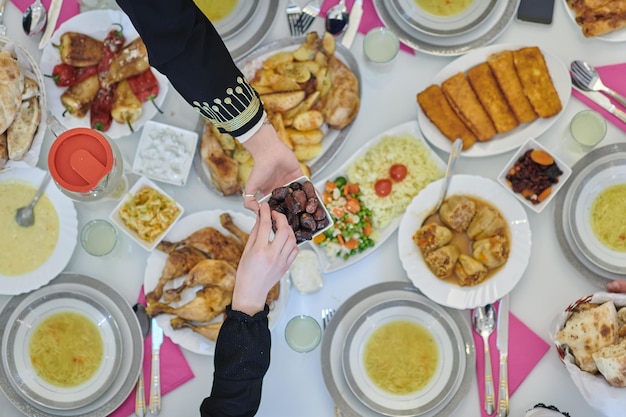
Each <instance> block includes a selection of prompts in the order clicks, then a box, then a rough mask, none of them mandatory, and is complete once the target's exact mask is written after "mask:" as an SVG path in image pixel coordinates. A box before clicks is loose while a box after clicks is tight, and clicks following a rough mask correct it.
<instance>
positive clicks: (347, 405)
mask: <svg viewBox="0 0 626 417" xmlns="http://www.w3.org/2000/svg"><path fill="white" fill-rule="evenodd" d="M404 301H409V302H411V303H417V304H419V305H420V308H421V309H423V310H426V311H429V312H431V314H433V315H439V316H440V317H441V319H442V322H445V323H446V324H444V326H446V325H449V327H450V328H452V329H454V330H453V334H455V335H460V336H449V337H451V338H457V337H458V339H456V340H455V343H452V344H451V346H452V348H453V349H454V351H455V352H454V355H453V357H455V356H457V357H458V361H455V362H453V363H452V373H453V374H454V377H453V378H450V379H451V380H452V381H453V383H452V384H451V385H450V386H449V389H447V395H446V397H445V398H444V399H443V401H442V402H441V404H439V405H438V406H437V407H435V408H433V409H431V410H430V411H425V412H424V413H422V414H420V416H421V417H434V416H437V417H448V416H453V415H456V414H455V412H456V409H457V407H458V405H459V403H460V402H461V400H462V399H463V398H465V396H466V395H467V393H468V391H469V388H470V386H471V384H472V381H474V378H475V366H476V351H475V347H474V339H473V337H472V330H471V328H470V326H469V321H468V320H467V317H466V315H465V314H463V313H462V312H460V311H457V310H454V309H447V308H445V307H442V306H440V305H437V304H435V303H434V302H432V301H431V300H429V299H428V298H426V297H424V296H423V295H422V294H421V293H420V292H419V290H417V289H416V288H415V287H414V286H413V285H411V284H410V283H408V282H384V283H380V284H375V285H372V286H370V287H367V288H364V289H362V290H360V291H359V292H357V293H356V294H354V295H352V296H351V297H350V298H348V299H347V300H346V301H345V302H344V303H343V304H342V305H341V306H340V307H339V308H338V309H337V312H336V313H335V314H334V315H333V319H332V320H330V321H329V323H328V327H327V328H326V330H325V331H324V335H323V338H322V346H321V351H320V355H321V368H322V375H323V377H324V383H325V384H326V388H327V389H328V392H329V394H330V396H331V397H332V399H333V402H334V404H335V405H336V406H337V408H338V409H339V410H341V412H342V413H343V415H344V416H345V417H380V416H384V415H388V416H396V415H399V414H397V413H392V414H381V413H379V412H376V411H374V410H372V409H371V408H369V407H368V406H367V405H365V404H364V403H363V402H361V400H359V398H357V397H356V396H355V395H354V393H353V392H352V390H351V389H350V387H349V385H348V382H347V381H346V378H345V376H344V373H343V369H342V368H343V366H342V362H343V356H344V349H345V341H346V338H347V335H348V332H349V331H350V329H351V328H352V326H353V323H355V322H356V321H357V320H358V319H359V318H360V317H362V316H363V315H365V314H366V312H367V311H368V310H370V309H371V308H372V307H374V306H376V305H378V304H381V303H386V302H391V303H393V302H400V303H402V302H404ZM414 305H415V304H414ZM453 357H450V358H445V360H450V361H453V359H452V358H453Z"/></svg>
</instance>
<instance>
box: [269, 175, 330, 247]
mask: <svg viewBox="0 0 626 417" xmlns="http://www.w3.org/2000/svg"><path fill="white" fill-rule="evenodd" d="M264 202H267V203H268V204H269V206H270V208H271V209H272V210H275V211H278V212H280V213H283V214H284V215H285V216H286V217H287V221H288V222H289V225H290V226H291V228H292V229H293V232H294V234H295V235H296V240H297V241H298V245H301V244H303V243H305V242H308V241H310V240H312V239H313V238H314V237H315V236H317V235H319V234H320V233H323V232H324V231H325V230H326V229H328V228H329V227H332V226H333V224H334V222H333V220H332V218H331V217H330V213H329V212H328V209H327V208H326V206H325V205H324V203H323V200H322V198H321V197H320V194H319V192H318V191H317V190H316V189H315V187H314V186H313V183H312V182H311V180H310V179H309V177H306V176H302V177H300V178H298V179H297V180H295V181H292V182H290V183H288V184H285V185H283V186H282V187H279V188H276V189H274V190H273V191H272V192H271V193H270V194H268V195H266V196H265V197H263V198H262V199H261V200H259V203H264Z"/></svg>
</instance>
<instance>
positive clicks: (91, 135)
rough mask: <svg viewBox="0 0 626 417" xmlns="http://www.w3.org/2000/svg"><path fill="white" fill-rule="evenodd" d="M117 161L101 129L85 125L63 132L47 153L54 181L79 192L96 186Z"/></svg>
mask: <svg viewBox="0 0 626 417" xmlns="http://www.w3.org/2000/svg"><path fill="white" fill-rule="evenodd" d="M114 163H115V160H114V157H113V150H112V149H111V145H110V144H109V142H108V140H107V139H106V138H105V137H104V136H103V135H102V134H101V133H100V132H98V131H96V130H93V129H88V128H84V127H78V128H75V129H70V130H67V131H65V132H63V133H62V134H61V135H59V136H58V137H57V138H56V140H55V141H54V142H53V143H52V147H51V148H50V153H49V154H48V169H49V170H50V174H51V175H52V178H54V181H56V183H57V184H59V186H61V187H63V188H64V189H66V190H68V191H73V192H77V193H85V192H88V191H90V190H92V189H94V188H96V186H97V185H98V184H99V183H100V181H101V180H102V178H104V177H105V176H106V175H107V174H108V173H109V172H111V169H112V168H113V164H114Z"/></svg>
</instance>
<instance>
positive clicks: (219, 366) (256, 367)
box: [200, 306, 271, 417]
mask: <svg viewBox="0 0 626 417" xmlns="http://www.w3.org/2000/svg"><path fill="white" fill-rule="evenodd" d="M268 313H269V308H268V307H267V306H265V309H264V310H263V311H261V312H259V313H257V314H255V315H254V316H252V317H250V316H248V315H247V314H245V313H242V312H239V311H233V310H232V309H231V307H230V306H228V307H227V308H226V319H225V320H224V324H222V328H221V329H220V333H219V336H218V338H217V343H216V346H215V358H214V363H215V372H214V374H213V389H212V390H211V396H210V397H207V398H205V399H204V401H203V402H202V405H201V406H200V415H201V416H202V417H251V416H254V415H255V414H256V412H257V410H258V408H259V404H260V402H261V387H262V384H263V377H264V376H265V373H266V372H267V369H268V368H269V365H270V347H271V339H270V331H269V328H268V319H267V314H268Z"/></svg>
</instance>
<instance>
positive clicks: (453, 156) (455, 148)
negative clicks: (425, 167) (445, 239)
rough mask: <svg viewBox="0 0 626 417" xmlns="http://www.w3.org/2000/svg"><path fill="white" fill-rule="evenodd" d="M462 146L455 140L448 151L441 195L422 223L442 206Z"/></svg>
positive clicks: (459, 141)
mask: <svg viewBox="0 0 626 417" xmlns="http://www.w3.org/2000/svg"><path fill="white" fill-rule="evenodd" d="M462 146H463V141H462V140H461V139H459V138H457V139H456V140H455V141H454V143H453V144H452V149H450V155H449V156H448V166H447V167H446V174H445V176H444V178H443V186H442V187H441V193H440V194H439V200H438V201H437V204H436V205H435V207H433V209H432V210H431V212H430V213H429V214H428V215H427V216H426V217H424V221H426V220H427V219H428V218H429V217H430V216H432V215H433V214H435V213H437V212H438V211H439V209H440V208H441V205H442V204H443V201H444V200H445V199H446V195H447V194H448V187H450V180H451V179H452V176H453V175H454V167H455V165H456V161H457V160H458V159H459V155H460V154H461V147H462Z"/></svg>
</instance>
